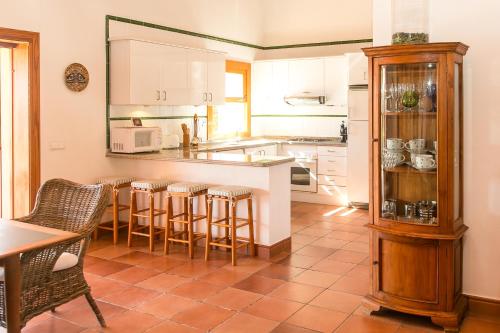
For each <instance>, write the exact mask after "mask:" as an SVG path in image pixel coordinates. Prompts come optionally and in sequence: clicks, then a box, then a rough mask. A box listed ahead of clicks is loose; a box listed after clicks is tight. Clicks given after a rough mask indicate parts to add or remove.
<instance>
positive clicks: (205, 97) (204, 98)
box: [203, 93, 207, 102]
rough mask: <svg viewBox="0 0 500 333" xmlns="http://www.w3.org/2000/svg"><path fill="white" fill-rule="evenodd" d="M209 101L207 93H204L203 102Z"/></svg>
mask: <svg viewBox="0 0 500 333" xmlns="http://www.w3.org/2000/svg"><path fill="white" fill-rule="evenodd" d="M206 101H207V93H203V102H206Z"/></svg>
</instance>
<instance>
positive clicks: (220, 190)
mask: <svg viewBox="0 0 500 333" xmlns="http://www.w3.org/2000/svg"><path fill="white" fill-rule="evenodd" d="M208 194H211V195H218V196H222V197H237V196H240V195H244V194H252V189H251V188H249V187H245V186H237V185H224V186H214V187H209V188H208Z"/></svg>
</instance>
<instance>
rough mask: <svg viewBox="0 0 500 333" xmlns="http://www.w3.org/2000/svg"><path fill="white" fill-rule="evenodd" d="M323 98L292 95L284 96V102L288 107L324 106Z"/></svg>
mask: <svg viewBox="0 0 500 333" xmlns="http://www.w3.org/2000/svg"><path fill="white" fill-rule="evenodd" d="M325 100H326V98H325V96H313V95H293V96H285V98H284V101H285V103H286V104H289V105H322V104H325Z"/></svg>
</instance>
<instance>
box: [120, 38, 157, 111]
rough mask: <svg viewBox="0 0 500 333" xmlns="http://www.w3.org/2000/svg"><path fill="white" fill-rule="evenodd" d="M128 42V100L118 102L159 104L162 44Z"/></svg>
mask: <svg viewBox="0 0 500 333" xmlns="http://www.w3.org/2000/svg"><path fill="white" fill-rule="evenodd" d="M128 43H130V65H129V66H130V76H129V78H128V80H130V91H129V100H128V101H124V102H125V103H118V104H131V105H155V104H160V100H161V88H160V86H161V64H160V61H161V57H160V52H161V48H162V45H159V44H153V43H145V42H139V41H128ZM116 70H119V69H116ZM115 82H116V81H115ZM111 84H113V82H111Z"/></svg>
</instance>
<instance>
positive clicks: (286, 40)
mask: <svg viewBox="0 0 500 333" xmlns="http://www.w3.org/2000/svg"><path fill="white" fill-rule="evenodd" d="M262 6H263V8H262V15H263V18H264V22H263V23H264V31H263V43H264V45H265V46H271V45H283V44H300V43H312V42H327V41H335V40H347V39H365V38H371V36H372V34H371V32H372V31H371V30H372V11H371V8H372V7H371V6H372V1H371V0H350V1H345V0H314V1H304V0H264V1H263V2H262Z"/></svg>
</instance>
